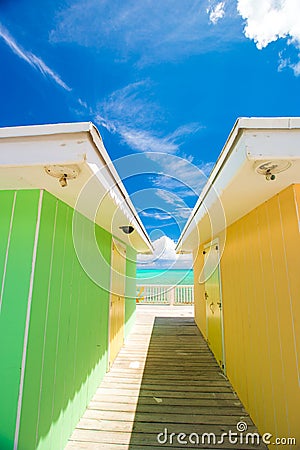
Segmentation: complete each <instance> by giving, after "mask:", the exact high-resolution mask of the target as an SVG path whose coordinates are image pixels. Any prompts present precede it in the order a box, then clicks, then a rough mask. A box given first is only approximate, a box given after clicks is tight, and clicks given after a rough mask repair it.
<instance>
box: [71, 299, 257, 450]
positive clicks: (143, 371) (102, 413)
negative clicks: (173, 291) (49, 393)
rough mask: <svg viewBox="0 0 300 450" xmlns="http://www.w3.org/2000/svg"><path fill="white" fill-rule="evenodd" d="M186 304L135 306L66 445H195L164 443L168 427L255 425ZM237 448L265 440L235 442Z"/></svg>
mask: <svg viewBox="0 0 300 450" xmlns="http://www.w3.org/2000/svg"><path fill="white" fill-rule="evenodd" d="M192 315H193V311H192V307H170V306H158V307H157V306H146V305H140V306H138V308H137V321H136V325H135V327H134V330H133V332H132V333H131V335H130V336H129V338H128V340H127V342H126V345H125V346H124V347H123V348H122V349H121V351H120V353H119V355H118V357H117V359H116V361H115V363H114V364H113V366H112V368H111V371H110V372H109V373H108V374H106V376H105V378H104V380H103V382H102V383H101V385H100V386H99V388H98V389H97V391H96V394H95V396H94V398H93V399H92V401H91V402H90V405H89V407H88V408H87V410H86V412H85V414H84V415H83V417H82V418H81V420H80V422H79V423H78V425H77V427H76V429H75V430H74V432H73V434H72V436H71V438H70V440H69V443H68V445H67V447H66V450H129V449H131V450H141V449H143V448H144V449H146V450H151V449H155V450H157V449H158V448H162V446H164V447H169V448H173V449H182V448H200V447H199V445H196V446H195V444H191V443H188V444H184V445H182V444H179V443H178V442H177V441H176V438H175V440H174V442H172V444H171V443H170V442H168V443H165V444H164V445H162V444H160V443H159V442H158V440H157V435H158V433H161V432H163V430H164V429H165V428H166V429H167V430H168V433H169V434H168V436H169V435H170V433H175V434H176V435H178V433H185V434H186V435H188V436H189V435H190V434H191V433H198V434H199V435H202V433H214V434H215V435H216V437H218V439H220V436H221V435H222V433H224V432H225V433H226V432H228V431H229V430H232V432H235V431H236V424H237V423H238V422H239V421H241V420H242V421H244V422H245V423H247V425H248V431H249V432H250V433H253V432H256V431H257V430H256V428H255V426H254V424H253V423H252V421H251V419H250V417H249V416H248V414H247V413H246V411H245V410H244V408H243V405H242V404H241V402H240V400H239V399H238V397H237V395H236V394H235V392H234V391H233V390H232V387H231V385H230V383H229V382H228V380H227V378H226V377H225V376H224V374H223V373H222V371H221V370H220V368H219V366H218V364H217V363H216V361H215V359H214V357H213V355H212V353H211V352H210V350H209V348H208V346H207V344H206V342H205V340H204V339H203V337H202V336H201V334H200V333H199V331H198V329H197V327H196V325H195V323H194V319H193V317H192ZM201 448H203V449H209V448H214V449H222V450H226V449H232V448H237V445H236V444H230V443H229V442H228V441H225V442H224V443H223V444H220V445H218V444H213V443H211V444H208V443H207V442H205V443H204V444H201ZM238 448H239V449H244V448H245V449H246V448H247V449H252V448H253V449H254V448H256V449H262V448H264V449H265V448H266V447H265V446H264V445H262V444H260V445H257V444H255V445H250V444H249V443H248V444H247V445H246V444H243V443H239V444H238Z"/></svg>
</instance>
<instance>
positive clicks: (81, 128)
mask: <svg viewBox="0 0 300 450" xmlns="http://www.w3.org/2000/svg"><path fill="white" fill-rule="evenodd" d="M90 126H91V122H74V123H54V124H45V125H25V126H20V127H3V128H0V139H7V138H23V137H35V136H47V135H48V136H50V135H54V134H70V133H82V132H88V131H89V129H90Z"/></svg>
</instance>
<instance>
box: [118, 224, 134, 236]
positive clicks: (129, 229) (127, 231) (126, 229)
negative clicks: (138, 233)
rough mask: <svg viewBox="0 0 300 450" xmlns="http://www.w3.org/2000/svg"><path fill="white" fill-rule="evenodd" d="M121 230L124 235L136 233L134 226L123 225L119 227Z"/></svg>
mask: <svg viewBox="0 0 300 450" xmlns="http://www.w3.org/2000/svg"><path fill="white" fill-rule="evenodd" d="M119 228H120V230H122V231H123V233H125V234H131V233H132V232H133V231H134V228H133V226H132V225H122V226H121V227H119Z"/></svg>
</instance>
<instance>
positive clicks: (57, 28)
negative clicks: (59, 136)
mask: <svg viewBox="0 0 300 450" xmlns="http://www.w3.org/2000/svg"><path fill="white" fill-rule="evenodd" d="M299 17H300V2H299V0H224V1H218V0H217V1H215V0H185V1H184V2H183V1H182V0H165V1H163V2H156V1H154V0H151V1H150V0H143V1H141V0H125V1H124V0H123V1H120V0H114V1H112V0H110V1H109V0H81V1H78V0H68V1H65V0H51V1H50V0H43V1H35V0H34V1H30V0H26V1H25V0H18V1H15V0H14V1H13V0H2V1H1V2H0V58H1V59H0V61H1V70H0V96H1V103H0V125H1V126H13V125H26V124H42V123H55V122H72V121H89V120H90V121H93V122H94V123H95V124H96V125H97V126H98V128H99V130H100V132H101V134H102V137H103V140H104V143H105V146H106V148H107V150H108V152H109V154H110V157H111V158H112V160H116V165H117V168H118V170H119V173H120V176H121V177H122V178H123V179H124V184H125V186H126V188H127V190H128V191H129V193H130V194H131V195H132V199H133V201H134V203H135V205H136V207H137V209H138V210H139V211H140V214H141V218H142V220H143V222H144V224H145V226H146V228H147V230H148V232H149V233H150V235H151V237H152V238H153V239H154V240H155V239H158V238H160V237H162V236H163V235H166V236H168V237H169V238H171V240H175V241H176V240H177V239H178V237H179V234H180V230H181V229H182V227H183V226H184V223H185V221H186V219H187V217H188V215H189V212H190V208H191V207H192V206H193V205H194V203H195V201H196V198H197V195H198V194H199V191H200V190H201V187H202V186H203V184H204V182H205V177H206V176H207V175H209V172H210V170H211V168H212V166H213V163H214V162H215V160H216V158H217V157H218V154H219V153H220V151H221V149H222V146H223V144H224V142H225V140H226V138H227V136H228V134H229V132H230V130H231V128H232V126H233V124H234V122H235V120H236V119H237V117H240V116H286V115H287V116H294V115H296V116H299V115H300V112H299V106H300V101H299V100H300V22H299ZM126 155H135V156H136V160H135V161H134V162H132V160H130V161H131V162H128V160H126V158H125V159H122V158H124V157H125V156H126ZM120 158H121V159H120ZM126 161H127V162H126ZM126 164H127V165H128V164H130V165H132V166H133V167H134V168H135V170H133V171H132V173H131V174H130V176H129V175H126V173H127V169H126ZM140 172H144V173H141V174H140V175H139V173H140Z"/></svg>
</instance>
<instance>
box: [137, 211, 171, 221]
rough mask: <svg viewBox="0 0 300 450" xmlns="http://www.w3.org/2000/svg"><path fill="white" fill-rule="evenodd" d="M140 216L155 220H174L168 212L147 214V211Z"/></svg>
mask: <svg viewBox="0 0 300 450" xmlns="http://www.w3.org/2000/svg"><path fill="white" fill-rule="evenodd" d="M140 216H142V217H150V218H151V219H155V220H170V219H172V216H171V214H169V213H167V212H155V211H154V212H147V211H141V212H140Z"/></svg>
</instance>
